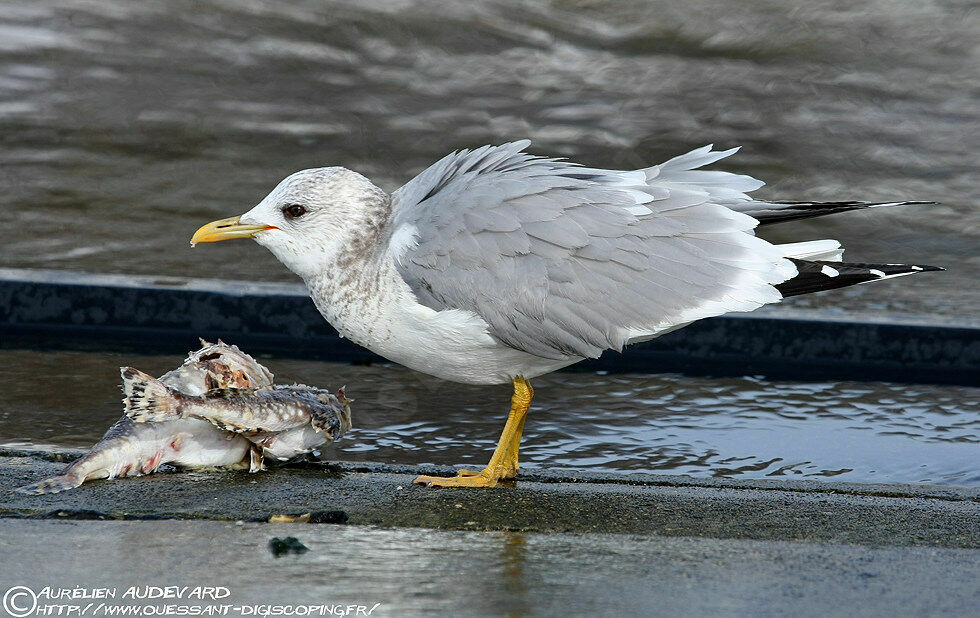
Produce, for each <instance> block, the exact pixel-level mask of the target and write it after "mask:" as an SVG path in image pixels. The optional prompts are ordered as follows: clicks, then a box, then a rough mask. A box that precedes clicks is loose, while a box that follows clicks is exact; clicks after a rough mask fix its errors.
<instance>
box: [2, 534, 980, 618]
mask: <svg viewBox="0 0 980 618" xmlns="http://www.w3.org/2000/svg"><path fill="white" fill-rule="evenodd" d="M286 536H294V537H296V538H297V539H298V540H299V541H300V542H302V543H303V544H304V545H305V546H307V547H308V548H309V551H308V552H306V553H304V554H302V555H296V554H291V555H286V556H283V557H280V558H275V557H274V556H273V554H272V553H271V552H270V551H269V540H270V539H271V538H273V537H280V538H282V537H286ZM66 546H70V547H71V559H66V556H65V547H66ZM977 554H978V552H977V551H975V550H962V549H946V548H934V547H894V546H889V547H865V546H856V545H838V544H828V543H798V542H786V541H752V540H733V539H710V538H690V537H669V538H668V537H649V536H635V535H610V534H590V535H581V534H539V533H525V532H446V531H436V530H423V529H406V528H381V527H364V526H358V527H348V526H337V525H326V524H323V525H309V524H258V523H245V524H242V525H236V524H235V523H233V522H215V521H193V522H188V521H181V522H172V521H162V522H160V521H158V522H148V521H71V522H64V521H24V520H11V519H5V520H0V563H3V564H5V565H16V568H15V569H10V568H7V569H4V570H3V572H2V573H0V591H2V590H6V589H8V588H9V587H10V586H13V585H25V584H28V583H29V584H31V585H32V586H34V587H35V588H37V589H39V588H40V587H41V586H52V587H56V588H57V587H65V588H75V587H76V586H81V587H87V588H110V589H112V590H114V591H115V592H116V594H117V598H115V599H111V600H107V601H101V602H106V603H108V604H109V605H134V604H135V605H138V606H141V607H145V606H147V605H151V606H156V607H158V606H162V605H165V604H169V605H171V606H175V605H183V606H194V607H202V606H208V605H219V604H227V605H233V606H238V607H240V606H242V605H245V606H251V605H252V604H255V605H260V606H265V607H268V606H270V605H281V606H296V605H304V606H305V605H311V606H323V605H326V606H340V607H341V608H346V607H347V606H350V605H352V606H355V607H356V606H358V605H360V606H363V607H364V608H366V609H371V608H374V611H373V612H372V614H371V615H372V616H422V615H429V616H431V615H448V614H451V615H453V616H487V615H492V616H505V615H506V616H515V617H519V616H645V617H649V616H705V615H725V616H787V615H793V616H820V617H824V616H883V615H887V616H967V615H971V613H972V612H973V610H974V609H975V608H976V603H977V601H978V598H977V588H976V582H977V581H978V579H980V556H978V555H977ZM147 585H155V586H188V587H190V588H191V590H192V589H193V588H195V587H198V586H221V587H224V588H225V589H226V593H227V596H226V597H224V598H222V599H221V600H219V601H208V600H204V601H201V600H198V599H187V598H184V599H168V600H166V601H145V600H141V601H135V602H134V601H132V600H127V599H122V598H120V597H121V596H122V595H123V594H125V592H126V591H127V590H128V589H129V587H131V586H136V587H139V588H142V587H143V586H147ZM190 594H191V592H189V591H188V592H185V593H184V596H185V597H186V596H189V595H190ZM222 594H224V593H222ZM41 602H42V603H43V599H42V601H41ZM86 602H91V601H86ZM97 602H99V601H97ZM378 604H380V605H378ZM347 611H350V612H351V613H350V615H354V612H355V611H356V610H347ZM231 615H240V614H237V613H231ZM253 615H254V614H253ZM314 615H317V614H314ZM362 615H363V614H362Z"/></svg>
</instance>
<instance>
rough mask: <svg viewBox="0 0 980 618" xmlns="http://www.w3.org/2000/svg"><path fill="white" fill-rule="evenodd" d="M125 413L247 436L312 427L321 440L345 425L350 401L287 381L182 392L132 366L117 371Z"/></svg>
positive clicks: (138, 418)
mask: <svg viewBox="0 0 980 618" xmlns="http://www.w3.org/2000/svg"><path fill="white" fill-rule="evenodd" d="M121 375H122V380H123V391H124V392H125V393H126V398H125V399H124V400H123V402H124V403H125V405H126V415H127V416H129V418H131V419H132V420H134V421H136V422H137V423H147V422H149V423H154V422H160V421H168V420H173V419H176V418H197V419H201V420H205V421H208V422H210V423H212V424H213V425H215V426H216V427H218V428H219V429H221V430H223V431H229V432H232V433H236V434H242V435H245V436H247V437H249V438H250V439H252V440H262V439H264V438H265V437H269V436H271V437H280V438H281V437H282V436H281V435H280V434H282V433H283V432H287V431H290V430H297V429H305V428H307V427H310V428H312V429H313V430H314V431H315V432H316V433H319V434H322V436H323V438H322V441H321V444H322V443H323V442H326V441H328V440H329V441H333V440H336V439H338V438H340V437H341V436H343V435H344V433H345V432H346V431H347V430H348V429H350V428H351V418H350V401H349V400H348V399H347V398H346V396H345V393H344V389H341V390H340V391H339V392H338V395H337V396H334V395H333V394H331V393H329V392H327V391H325V390H322V389H318V388H314V387H312V386H306V385H304V384H293V385H291V386H272V387H265V388H214V389H211V390H209V391H207V392H206V393H204V394H203V395H200V396H198V395H188V394H186V393H182V392H180V391H178V390H177V389H174V388H171V387H169V386H167V385H166V384H164V383H163V382H161V381H160V380H157V379H156V378H154V377H153V376H151V375H148V374H146V373H143V372H142V371H139V370H138V369H134V368H132V367H124V368H123V369H122V370H121Z"/></svg>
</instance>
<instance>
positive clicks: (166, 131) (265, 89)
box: [0, 0, 980, 316]
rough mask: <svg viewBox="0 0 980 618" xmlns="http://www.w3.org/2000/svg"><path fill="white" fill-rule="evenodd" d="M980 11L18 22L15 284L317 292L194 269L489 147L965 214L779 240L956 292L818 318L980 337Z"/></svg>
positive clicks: (11, 215) (14, 11)
mask: <svg viewBox="0 0 980 618" xmlns="http://www.w3.org/2000/svg"><path fill="white" fill-rule="evenodd" d="M978 35H980V26H978V18H977V13H976V11H975V6H974V4H973V3H971V2H967V1H963V0H941V1H938V2H930V3H921V2H908V1H901V0H880V1H877V2H870V3H854V2H846V1H843V0H841V1H836V2H821V3H812V2H802V1H797V2H763V1H756V0H750V1H747V2H739V3H730V2H724V1H721V0H717V1H713V2H697V3H673V2H647V1H646V0H628V1H623V2H620V1H617V2H611V1H600V0H593V1H575V2H558V1H553V2H537V1H520V0H492V1H489V2H443V1H441V0H433V1H423V0H418V1H409V0H399V1H397V2H392V1H389V0H357V1H350V2H324V1H322V0H292V1H289V2H281V1H279V0H205V1H198V0H194V1H191V0H174V1H170V2H131V1H129V0H99V1H97V2H96V1H84V2H83V1H79V2H67V3H66V2H55V1H51V0H36V1H33V2H21V1H17V0H13V1H10V0H6V1H4V0H0V195H2V198H0V211H2V213H3V217H2V221H3V223H2V225H3V233H4V242H3V243H0V265H3V266H7V267H43V268H59V269H69V270H87V271H96V272H127V273H145V274H154V275H159V274H163V275H187V276H206V277H219V278H230V279H262V280H275V281H292V280H294V279H293V277H292V275H291V274H289V273H288V272H287V271H286V270H285V269H284V268H283V267H282V266H281V265H279V264H278V263H277V262H276V261H275V260H274V259H273V258H272V256H271V255H268V254H267V252H265V251H263V250H261V249H259V248H257V247H255V246H251V245H250V244H249V243H245V242H239V243H225V244H224V245H221V246H215V247H202V248H198V249H196V250H192V249H191V248H190V247H189V246H188V243H187V241H188V239H189V238H190V236H191V234H192V233H193V231H194V230H195V229H196V228H197V227H198V226H200V225H201V224H203V223H205V222H207V221H210V220H213V219H216V218H219V217H227V216H231V215H236V214H240V213H242V212H244V211H245V210H247V209H249V208H250V207H251V206H252V205H254V204H255V203H256V202H258V200H260V199H261V198H262V197H263V196H264V195H265V194H266V193H267V192H268V191H269V190H270V189H271V188H272V187H273V186H274V185H275V184H276V183H277V182H278V181H279V180H280V179H281V178H282V177H284V176H285V175H287V174H289V173H291V172H293V171H296V170H298V169H303V168H308V167H317V166H323V165H344V166H347V167H350V168H352V169H355V170H357V171H360V172H362V173H364V174H365V175H367V176H368V177H370V178H372V179H373V180H375V182H377V183H378V184H380V185H381V186H382V187H384V188H386V189H388V190H392V189H394V188H397V187H398V186H400V185H401V184H402V183H403V182H405V181H406V180H408V179H409V178H411V177H412V176H413V175H414V174H415V173H417V172H418V171H420V170H421V169H422V168H424V167H425V166H426V165H428V164H430V163H432V162H434V161H435V160H437V159H438V158H439V157H441V156H443V155H444V154H446V153H448V152H450V151H452V150H454V149H457V148H461V147H471V146H476V145H482V144H484V143H500V142H503V141H506V140H512V139H519V138H524V137H529V138H531V139H532V140H534V144H533V148H532V151H533V152H536V153H540V154H547V155H557V156H566V157H570V158H572V159H573V160H575V161H580V162H582V163H585V164H588V165H593V166H605V167H611V168H617V169H622V168H637V167H642V166H646V165H650V164H653V163H658V162H661V161H663V160H665V159H667V158H669V157H671V156H674V155H677V154H680V153H682V152H686V151H687V150H689V149H691V148H695V147H698V146H701V145H703V144H706V143H709V142H714V143H715V144H717V145H718V147H724V148H727V147H731V146H736V145H741V146H743V149H742V151H741V152H740V153H738V155H737V156H735V157H733V158H731V159H728V160H725V161H723V162H721V163H719V164H718V166H717V167H719V168H720V169H726V170H731V171H735V172H741V173H748V174H752V175H755V176H757V177H759V178H761V179H763V180H765V181H767V182H768V183H769V186H768V187H765V188H763V189H762V190H761V191H760V192H759V195H761V196H763V197H767V198H784V199H869V200H892V199H899V198H901V199H919V200H937V201H939V202H942V204H941V205H938V206H930V207H902V208H895V209H893V210H891V211H875V212H868V213H851V214H844V215H839V216H837V217H831V218H827V219H819V220H815V221H813V222H807V223H792V224H786V225H782V226H778V227H777V228H775V229H772V228H771V229H772V231H771V232H768V233H767V234H768V236H769V237H770V238H772V239H775V240H779V241H791V240H807V239H815V238H838V239H840V240H842V241H843V242H844V245H845V247H847V248H848V253H847V254H846V257H848V258H849V259H852V260H855V261H884V262H897V261H913V262H919V263H925V264H936V265H940V266H946V267H948V268H949V271H948V272H947V273H944V274H941V275H929V276H918V277H912V278H907V279H904V280H900V281H894V282H888V283H884V284H881V285H874V286H858V287H854V288H849V289H848V290H846V291H842V292H835V293H832V294H824V295H818V296H812V297H805V298H800V299H794V300H793V301H792V303H793V304H794V305H797V306H821V307H827V308H832V307H836V306H840V307H846V308H847V309H849V310H863V311H868V312H877V311H881V310H888V311H899V312H905V313H918V314H926V315H930V314H931V315H935V314H945V315H958V316H964V315H969V316H973V315H975V307H977V306H978V304H980V302H978V301H980V298H978V293H977V290H976V285H975V283H976V281H977V276H978V274H980V256H978V252H977V246H978V236H980V230H978V222H980V214H978V213H980V209H978V207H977V204H978V197H980V191H978V189H977V187H978V186H980V183H978V182H977V174H976V170H977V165H976V163H977V156H976V153H977V151H978V150H980V132H978V131H977V127H978V126H980V106H978V105H977V92H978V87H980V69H978V67H980V62H978V61H977V60H978V58H977V46H976V41H977V37H978Z"/></svg>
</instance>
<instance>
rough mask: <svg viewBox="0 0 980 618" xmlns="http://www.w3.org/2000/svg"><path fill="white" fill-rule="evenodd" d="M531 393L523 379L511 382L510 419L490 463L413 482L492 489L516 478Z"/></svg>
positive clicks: (527, 383)
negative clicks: (477, 469) (453, 474)
mask: <svg viewBox="0 0 980 618" xmlns="http://www.w3.org/2000/svg"><path fill="white" fill-rule="evenodd" d="M533 397H534V389H532V388H531V383H530V382H528V381H527V380H525V379H524V378H521V377H517V378H514V395H513V397H511V400H510V415H509V416H508V417H507V424H506V425H504V431H503V433H501V434H500V440H499V441H498V442H497V448H496V449H495V450H494V451H493V456H491V457H490V463H488V464H487V467H486V468H484V469H483V470H481V471H479V472H473V471H470V470H460V472H459V474H458V475H457V476H453V477H441V476H424V475H423V476H420V477H418V478H417V479H415V483H417V484H419V485H428V486H429V487H495V486H496V485H497V482H498V481H501V480H503V479H512V478H514V477H515V476H517V467H518V465H517V454H518V451H519V450H520V448H521V434H522V433H523V432H524V421H526V420H527V411H528V409H529V408H530V407H531V399H532V398H533Z"/></svg>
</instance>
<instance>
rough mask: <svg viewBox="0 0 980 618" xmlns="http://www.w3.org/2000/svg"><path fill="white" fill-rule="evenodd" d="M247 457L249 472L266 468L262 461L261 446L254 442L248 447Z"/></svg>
mask: <svg viewBox="0 0 980 618" xmlns="http://www.w3.org/2000/svg"><path fill="white" fill-rule="evenodd" d="M248 457H249V464H248V471H249V472H261V471H262V470H265V469H266V467H265V461H264V459H265V457H264V456H263V454H262V447H260V446H256V445H255V444H253V445H251V447H250V448H249V449H248Z"/></svg>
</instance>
